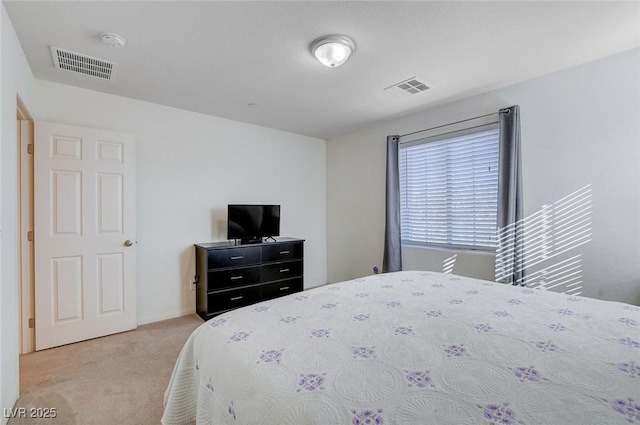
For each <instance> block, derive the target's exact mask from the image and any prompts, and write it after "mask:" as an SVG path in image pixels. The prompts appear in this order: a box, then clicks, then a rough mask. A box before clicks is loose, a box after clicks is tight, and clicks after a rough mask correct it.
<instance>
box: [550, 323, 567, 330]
mask: <svg viewBox="0 0 640 425" xmlns="http://www.w3.org/2000/svg"><path fill="white" fill-rule="evenodd" d="M547 327H548V328H549V329H551V330H552V331H554V332H564V331H566V330H567V328H566V327H565V326H564V325H563V324H562V323H549V324H548V325H547Z"/></svg>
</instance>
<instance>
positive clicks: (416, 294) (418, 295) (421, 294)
mask: <svg viewBox="0 0 640 425" xmlns="http://www.w3.org/2000/svg"><path fill="white" fill-rule="evenodd" d="M411 295H413V296H414V297H423V296H424V292H412V293H411Z"/></svg>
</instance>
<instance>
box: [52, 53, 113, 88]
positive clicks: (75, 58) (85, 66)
mask: <svg viewBox="0 0 640 425" xmlns="http://www.w3.org/2000/svg"><path fill="white" fill-rule="evenodd" d="M51 55H52V56H53V64H54V66H55V67H56V68H58V69H64V70H66V71H71V72H75V73H79V74H84V75H89V76H91V77H96V78H100V79H103V80H112V79H113V76H114V73H115V70H116V64H115V63H113V62H109V61H106V60H104V59H98V58H94V57H93V56H87V55H83V54H82V53H77V52H72V51H70V50H65V49H60V48H58V47H53V46H51Z"/></svg>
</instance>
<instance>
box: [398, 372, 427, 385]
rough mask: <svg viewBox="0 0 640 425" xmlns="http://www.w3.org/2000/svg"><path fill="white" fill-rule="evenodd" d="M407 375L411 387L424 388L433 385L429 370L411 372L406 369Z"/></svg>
mask: <svg viewBox="0 0 640 425" xmlns="http://www.w3.org/2000/svg"><path fill="white" fill-rule="evenodd" d="M404 374H405V377H406V378H407V382H408V385H409V386H410V387H413V386H416V387H418V388H424V387H428V386H430V385H431V378H430V377H429V372H428V371H427V372H423V371H413V372H409V371H407V370H405V371H404Z"/></svg>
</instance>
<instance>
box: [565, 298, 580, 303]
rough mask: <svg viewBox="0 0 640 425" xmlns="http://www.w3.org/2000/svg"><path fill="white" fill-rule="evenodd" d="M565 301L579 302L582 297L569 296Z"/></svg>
mask: <svg viewBox="0 0 640 425" xmlns="http://www.w3.org/2000/svg"><path fill="white" fill-rule="evenodd" d="M567 301H569V302H570V303H579V302H582V298H579V297H569V298H567Z"/></svg>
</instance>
